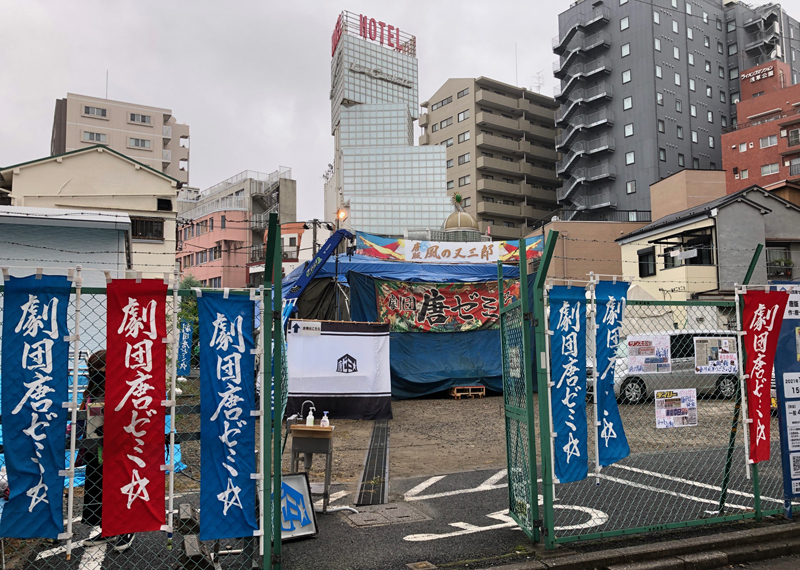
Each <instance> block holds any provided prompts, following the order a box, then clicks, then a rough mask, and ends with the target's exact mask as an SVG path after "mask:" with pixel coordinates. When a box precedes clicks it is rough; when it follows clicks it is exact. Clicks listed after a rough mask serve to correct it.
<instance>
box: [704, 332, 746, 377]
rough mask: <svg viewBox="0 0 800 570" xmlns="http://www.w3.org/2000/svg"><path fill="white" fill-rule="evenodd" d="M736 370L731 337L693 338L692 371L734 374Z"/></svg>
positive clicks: (736, 360) (735, 358)
mask: <svg viewBox="0 0 800 570" xmlns="http://www.w3.org/2000/svg"><path fill="white" fill-rule="evenodd" d="M737 370H738V358H737V355H736V340H735V339H734V338H733V337H699V336H698V337H695V338H694V371H695V372H696V373H697V374H736V372H737Z"/></svg>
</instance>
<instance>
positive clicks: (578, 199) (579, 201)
mask: <svg viewBox="0 0 800 570" xmlns="http://www.w3.org/2000/svg"><path fill="white" fill-rule="evenodd" d="M572 203H573V204H575V205H576V206H577V207H578V208H580V209H581V210H597V209H599V208H616V207H617V196H616V194H613V193H612V192H611V191H610V190H608V189H605V190H601V191H600V192H592V193H589V194H585V195H583V196H575V197H574V198H573V200H572Z"/></svg>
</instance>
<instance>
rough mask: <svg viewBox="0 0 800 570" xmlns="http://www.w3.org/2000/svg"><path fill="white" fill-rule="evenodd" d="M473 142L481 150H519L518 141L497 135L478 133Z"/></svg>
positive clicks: (516, 151) (512, 151)
mask: <svg viewBox="0 0 800 570" xmlns="http://www.w3.org/2000/svg"><path fill="white" fill-rule="evenodd" d="M475 143H476V144H477V146H478V147H479V148H480V149H481V150H488V151H492V150H496V151H499V152H511V153H515V154H516V153H519V152H521V151H520V141H516V140H512V139H504V138H503V137H497V136H494V135H485V134H480V135H478V138H477V139H476V141H475ZM420 144H421V143H420Z"/></svg>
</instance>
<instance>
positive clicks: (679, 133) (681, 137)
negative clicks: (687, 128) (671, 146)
mask: <svg viewBox="0 0 800 570" xmlns="http://www.w3.org/2000/svg"><path fill="white" fill-rule="evenodd" d="M678 138H679V139H681V140H683V127H682V126H680V125H678Z"/></svg>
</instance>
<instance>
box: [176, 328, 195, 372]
mask: <svg viewBox="0 0 800 570" xmlns="http://www.w3.org/2000/svg"><path fill="white" fill-rule="evenodd" d="M191 368H192V323H190V322H189V321H187V320H182V321H181V325H180V335H179V336H178V375H179V376H188V375H189V372H191Z"/></svg>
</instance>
